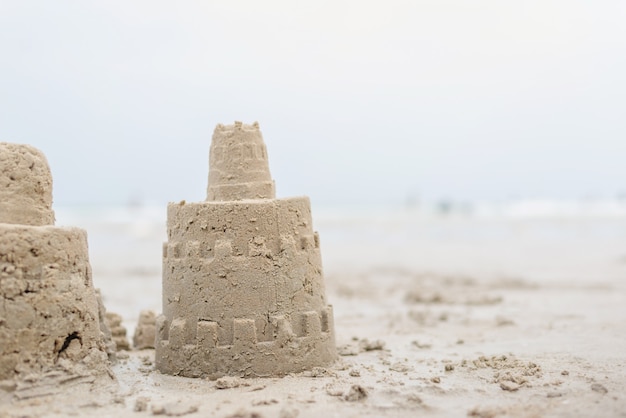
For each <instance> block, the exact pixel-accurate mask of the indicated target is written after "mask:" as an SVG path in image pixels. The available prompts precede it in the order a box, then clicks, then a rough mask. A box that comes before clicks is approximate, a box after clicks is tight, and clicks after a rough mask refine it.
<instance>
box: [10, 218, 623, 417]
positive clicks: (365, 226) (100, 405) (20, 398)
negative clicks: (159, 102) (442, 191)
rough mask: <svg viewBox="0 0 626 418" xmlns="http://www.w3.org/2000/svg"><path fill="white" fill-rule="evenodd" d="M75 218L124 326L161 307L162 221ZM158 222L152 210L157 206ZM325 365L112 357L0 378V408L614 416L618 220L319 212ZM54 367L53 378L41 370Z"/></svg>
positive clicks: (142, 353)
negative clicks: (227, 368)
mask: <svg viewBox="0 0 626 418" xmlns="http://www.w3.org/2000/svg"><path fill="white" fill-rule="evenodd" d="M126 215H127V216H126V218H127V219H128V220H126V221H116V220H112V221H111V220H106V219H104V220H103V218H98V219H96V220H90V219H84V218H82V219H81V218H79V217H76V221H75V222H72V223H75V224H77V225H79V226H84V227H87V228H88V230H89V231H90V244H92V251H91V257H90V258H91V263H92V266H93V270H94V279H93V280H94V283H95V285H96V286H97V287H101V288H102V295H103V299H104V301H105V304H106V306H107V308H108V309H109V310H111V311H113V312H118V313H120V314H121V315H122V316H123V318H124V325H125V326H126V327H127V328H128V329H129V335H133V333H134V327H135V324H137V319H138V317H139V313H140V311H142V310H145V309H151V310H159V309H160V307H161V306H160V301H161V299H160V295H161V263H160V255H161V251H162V249H161V247H162V242H163V240H164V238H165V231H166V227H165V222H164V220H161V219H162V218H161V217H155V218H157V219H158V220H155V221H152V222H150V221H146V218H147V212H137V213H132V212H130V213H127V214H126ZM163 218H164V217H163ZM315 226H316V228H318V229H319V231H320V235H321V236H322V237H324V240H323V245H321V247H320V248H321V253H322V256H323V259H324V268H325V283H326V294H327V295H326V296H327V298H328V300H329V301H332V303H333V308H334V317H335V330H336V344H337V347H338V351H339V354H340V357H339V359H338V360H337V361H336V362H335V363H334V364H332V365H328V366H326V367H316V368H313V369H311V370H307V371H303V372H298V373H289V374H287V375H286V376H284V377H277V378H246V379H242V378H239V377H232V376H226V377H222V378H219V379H217V380H211V379H207V378H186V377H180V376H169V375H165V374H162V373H160V372H158V371H156V370H155V367H154V356H155V353H154V350H153V349H144V350H137V351H130V352H120V353H118V358H119V361H118V363H116V364H114V365H113V366H112V371H113V372H114V374H115V376H116V380H115V381H111V382H109V383H103V382H92V381H88V380H84V379H73V380H72V379H70V380H67V379H64V378H62V377H59V376H56V377H55V376H52V377H54V379H56V380H55V382H56V385H54V386H47V387H45V388H39V389H38V390H32V386H31V385H29V382H28V381H26V382H23V383H7V382H5V383H3V384H2V385H0V417H2V418H5V417H24V416H27V417H30V416H33V417H39V416H41V417H44V416H46V417H65V416H89V417H94V416H95V417H98V416H102V417H108V416H118V417H120V416H138V417H139V416H151V415H164V416H189V417H205V416H209V417H282V418H287V417H319V416H328V417H363V416H371V417H413V416H428V417H439V416H442V417H443V416H475V417H544V416H551V417H553V416H554V417H578V416H602V417H624V416H626V396H624V394H623V387H624V385H625V384H626V360H625V357H624V347H626V333H625V332H624V330H625V329H626V282H624V279H623V278H624V277H625V275H626V249H625V248H626V247H625V246H624V242H625V238H626V219H623V218H620V217H614V218H599V217H595V218H556V219H512V218H499V217H493V218H478V217H471V216H458V217H454V216H447V217H438V216H427V215H424V214H422V213H420V212H414V211H403V210H393V211H392V210H388V211H384V212H381V213H360V212H354V211H352V212H348V213H347V214H345V215H342V214H341V213H336V212H332V213H329V214H321V215H319V214H318V215H317V216H316V218H315ZM52 377H51V378H52Z"/></svg>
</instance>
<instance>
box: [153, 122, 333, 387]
mask: <svg viewBox="0 0 626 418" xmlns="http://www.w3.org/2000/svg"><path fill="white" fill-rule="evenodd" d="M167 236H168V241H167V243H166V244H165V245H164V248H163V315H161V316H159V317H158V318H157V319H156V330H157V340H156V368H157V370H159V371H161V372H162V373H166V374H171V375H179V376H187V377H209V378H212V379H216V378H218V377H222V376H224V375H230V376H236V377H275V376H284V375H285V374H288V373H292V372H300V371H304V370H310V369H312V368H313V367H318V366H328V365H330V364H331V363H332V362H333V361H334V360H335V359H336V358H337V354H336V349H335V336H334V321H333V313H332V307H331V306H329V305H328V304H327V302H326V294H325V287H324V279H323V274H322V261H321V255H320V245H319V242H320V240H319V235H318V234H317V233H316V232H315V231H314V230H313V220H312V216H311V205H310V202H309V199H308V198H306V197H292V198H286V199H276V196H275V191H274V181H273V180H272V177H271V175H270V170H269V162H268V154H267V149H266V147H265V143H264V141H263V137H262V135H261V131H260V129H259V125H258V123H255V124H253V125H245V124H243V123H241V122H235V124H234V125H227V126H224V125H218V126H217V127H216V129H215V132H214V134H213V139H212V142H211V150H210V163H209V185H208V188H207V199H206V201H204V202H195V203H188V202H184V201H183V202H179V203H170V204H169V205H168V208H167Z"/></svg>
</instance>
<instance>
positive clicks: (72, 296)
mask: <svg viewBox="0 0 626 418" xmlns="http://www.w3.org/2000/svg"><path fill="white" fill-rule="evenodd" d="M51 372H52V373H56V374H58V373H62V374H64V373H70V374H72V375H94V374H98V373H105V372H108V373H110V370H109V361H108V358H107V354H106V348H105V344H104V340H103V334H102V333H101V329H100V321H99V318H98V301H97V298H96V294H95V291H94V288H93V284H92V279H91V267H90V264H89V258H88V252H87V235H86V233H85V231H84V230H82V229H79V228H60V227H55V226H54V212H53V211H52V175H51V174H50V169H49V167H48V162H47V160H46V158H45V156H44V155H43V154H42V153H41V152H40V151H39V150H37V149H35V148H33V147H31V146H28V145H17V144H9V143H4V142H2V143H0V380H3V379H13V378H19V377H21V376H22V377H23V376H29V378H30V379H32V376H37V375H38V374H41V373H51Z"/></svg>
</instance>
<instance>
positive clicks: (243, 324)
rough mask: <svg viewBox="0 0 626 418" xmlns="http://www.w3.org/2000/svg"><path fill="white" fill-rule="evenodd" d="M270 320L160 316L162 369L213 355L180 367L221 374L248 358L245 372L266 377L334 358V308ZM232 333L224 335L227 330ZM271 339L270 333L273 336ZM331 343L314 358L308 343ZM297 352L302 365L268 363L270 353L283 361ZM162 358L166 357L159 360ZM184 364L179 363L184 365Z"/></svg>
mask: <svg viewBox="0 0 626 418" xmlns="http://www.w3.org/2000/svg"><path fill="white" fill-rule="evenodd" d="M268 319H269V320H268V321H267V322H263V321H259V320H255V319H249V318H235V319H232V320H230V321H228V322H229V323H228V324H223V323H218V322H216V321H213V320H204V319H200V320H198V321H195V322H193V321H190V320H189V319H185V318H175V319H173V320H172V321H171V322H168V320H167V319H166V318H165V317H164V316H163V315H161V316H159V317H158V318H157V333H158V340H159V343H158V344H157V347H156V350H157V367H158V368H159V369H160V370H162V371H166V372H168V371H169V370H170V367H171V365H172V364H180V361H178V358H179V357H180V356H185V358H194V359H196V361H198V359H199V358H205V359H207V360H208V359H210V361H207V362H206V363H202V366H201V367H200V368H190V369H189V370H185V369H183V370H179V371H178V373H172V374H182V375H185V376H193V377H200V376H203V377H218V376H221V375H222V374H223V373H221V372H220V368H221V367H223V366H222V365H223V364H226V363H227V364H231V363H233V360H236V359H238V358H240V357H244V358H245V359H246V363H245V364H246V367H245V368H244V369H242V370H240V371H239V372H240V373H241V375H242V376H244V377H246V376H263V375H266V374H268V373H272V374H274V372H272V371H271V370H275V369H276V367H278V368H279V370H280V369H284V372H280V371H279V372H278V373H277V374H278V375H281V374H284V373H286V372H288V371H289V372H292V371H298V370H305V369H307V368H310V364H308V363H309V362H311V361H312V359H314V361H315V362H316V363H319V362H320V360H322V361H323V362H329V361H332V359H333V358H334V330H333V329H332V324H333V323H334V321H333V313H332V307H331V306H327V307H326V308H325V309H323V310H322V311H321V312H316V311H308V312H301V313H297V314H294V315H291V318H290V317H287V316H285V315H274V316H269V317H268ZM225 329H227V330H229V331H230V332H229V333H228V335H225V333H224V330H225ZM268 335H269V338H267V337H265V336H268ZM328 344H332V346H331V347H332V349H330V347H327V348H326V349H325V350H321V351H322V352H321V353H318V355H317V356H311V355H310V354H306V353H308V350H303V349H304V348H305V347H317V348H318V350H319V349H320V348H321V347H324V346H327V345H328ZM294 352H301V353H303V354H305V355H303V356H302V359H301V360H300V362H299V363H300V365H299V366H295V367H294V365H293V364H291V365H288V367H286V366H287V365H285V364H280V363H279V365H278V366H276V364H272V363H270V364H272V365H271V366H268V363H267V362H266V361H264V360H265V359H266V358H267V357H268V356H269V357H272V358H275V359H280V358H285V357H287V358H288V357H289V356H292V355H293V353H294ZM159 359H161V361H159ZM179 367H180V366H179Z"/></svg>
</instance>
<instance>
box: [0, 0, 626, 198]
mask: <svg viewBox="0 0 626 418" xmlns="http://www.w3.org/2000/svg"><path fill="white" fill-rule="evenodd" d="M625 21H626V4H625V3H624V2H623V1H620V0H614V1H611V0H601V1H595V2H587V1H577V0H529V1H523V2H502V1H497V0H492V1H487V0H479V1H472V2H465V1H459V0H421V1H408V0H407V1H404V0H390V1H385V2H375V1H356V0H354V1H353V0H344V1H325V0H321V1H316V2H290V1H263V2H260V1H251V0H243V1H231V2H217V1H179V2H175V3H172V2H169V1H155V0H149V1H148V0H135V1H121V0H119V1H117V0H107V1H69V0H60V1H55V2H49V1H44V0H39V1H37V0H32V1H27V2H21V1H8V0H2V1H0V51H2V53H1V54H0V139H1V140H3V141H11V142H26V143H30V144H33V145H35V146H37V147H39V148H40V149H42V150H43V151H44V152H45V153H46V155H47V156H48V159H49V161H50V164H51V166H52V169H53V174H54V178H55V202H56V204H57V205H58V206H71V205H82V206H101V205H120V204H126V203H129V202H133V203H139V202H143V203H154V204H164V203H165V202H168V201H177V200H181V199H186V200H190V201H194V200H202V199H204V193H205V187H206V177H207V168H208V167H207V166H208V149H209V144H210V139H211V134H212V131H213V128H214V126H215V125H216V124H217V123H232V122H233V121H234V120H242V121H244V122H245V123H252V122H253V121H255V120H257V121H259V122H260V124H261V129H262V131H263V133H264V136H265V140H266V142H267V145H268V148H269V151H270V157H271V164H272V165H271V169H272V173H273V175H274V177H275V179H276V182H277V187H278V193H279V195H281V196H289V195H294V194H303V193H306V194H308V195H309V196H311V198H312V200H313V202H315V204H316V205H318V206H320V205H323V206H330V207H346V206H347V207H353V206H359V207H362V206H364V205H369V206H374V205H377V206H380V205H404V204H410V205H416V204H424V205H428V204H433V203H434V204H437V203H442V204H444V205H445V202H463V203H465V204H475V203H477V202H479V201H487V202H506V201H511V200H522V199H534V200H538V199H541V200H545V199H560V200H570V201H571V200H580V199H586V200H601V199H602V200H611V199H615V198H618V197H620V196H621V197H625V196H626V164H624V163H623V161H624V155H625V153H626V123H624V114H625V111H626V81H625V77H624V74H626V25H624V22H625Z"/></svg>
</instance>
